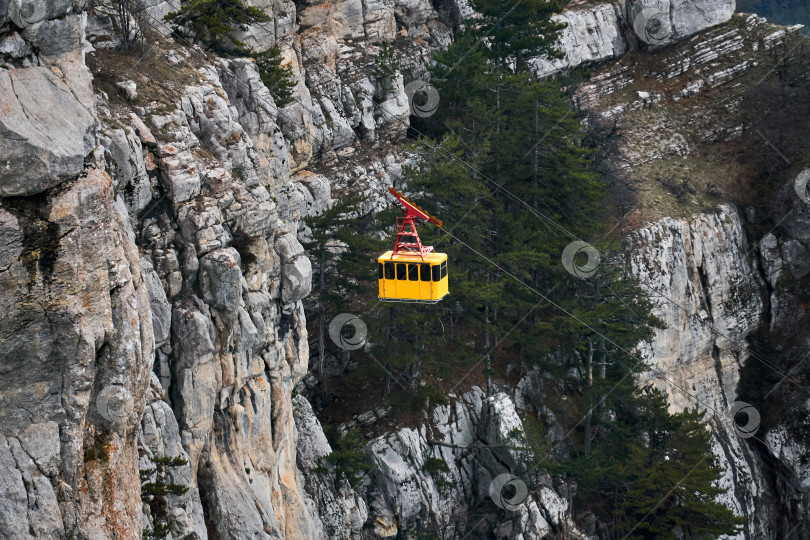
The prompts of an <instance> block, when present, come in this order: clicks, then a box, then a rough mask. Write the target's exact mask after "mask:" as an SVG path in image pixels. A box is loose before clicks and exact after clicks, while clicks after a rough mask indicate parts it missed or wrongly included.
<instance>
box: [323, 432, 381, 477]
mask: <svg viewBox="0 0 810 540" xmlns="http://www.w3.org/2000/svg"><path fill="white" fill-rule="evenodd" d="M330 442H332V441H330ZM364 448H365V444H364V443H363V440H362V438H361V437H360V434H359V433H358V432H357V431H355V430H352V431H349V432H348V433H346V435H344V436H343V437H342V438H340V439H338V440H336V441H333V442H332V453H331V454H329V455H327V456H324V457H323V460H324V461H325V462H326V463H327V464H328V465H331V466H332V467H333V468H334V471H335V488H336V489H337V488H338V485H337V483H338V482H340V481H341V480H344V479H345V480H346V481H348V482H349V484H350V485H351V486H352V487H357V486H358V485H360V482H361V481H362V479H363V477H364V476H365V475H366V474H368V473H369V472H370V471H373V470H374V466H373V465H370V464H369V463H367V462H366V458H365V454H364ZM322 466H323V465H322Z"/></svg>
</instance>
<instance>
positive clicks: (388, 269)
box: [385, 262, 394, 279]
mask: <svg viewBox="0 0 810 540" xmlns="http://www.w3.org/2000/svg"><path fill="white" fill-rule="evenodd" d="M385 279H394V263H389V262H387V263H385Z"/></svg>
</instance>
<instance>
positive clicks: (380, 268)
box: [377, 263, 383, 279]
mask: <svg viewBox="0 0 810 540" xmlns="http://www.w3.org/2000/svg"><path fill="white" fill-rule="evenodd" d="M382 278H383V265H382V263H377V279H382Z"/></svg>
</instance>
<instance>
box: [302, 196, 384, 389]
mask: <svg viewBox="0 0 810 540" xmlns="http://www.w3.org/2000/svg"><path fill="white" fill-rule="evenodd" d="M362 202H363V198H362V196H359V195H357V196H350V197H344V198H342V199H340V200H339V201H338V202H336V203H335V204H334V205H333V206H332V207H331V208H329V209H327V210H325V211H324V212H322V213H321V214H320V215H317V216H312V217H309V218H307V219H305V220H304V221H305V223H306V225H307V226H308V227H309V228H310V232H309V235H308V236H309V239H308V240H307V241H305V242H304V247H305V248H306V249H307V251H308V253H309V256H310V259H311V260H312V262H313V282H314V283H315V287H314V289H315V292H316V295H317V296H316V298H317V307H316V311H317V317H318V375H319V377H320V385H321V392H322V393H325V392H326V379H325V369H324V361H325V358H326V334H327V332H328V326H329V321H330V320H331V319H332V318H333V317H334V316H335V315H337V314H338V313H341V312H343V311H349V310H350V304H351V302H352V299H353V298H354V297H355V296H356V295H358V294H359V293H361V292H363V291H364V290H366V289H367V288H368V285H369V284H370V283H373V282H374V276H375V272H376V266H375V263H374V255H375V254H376V252H377V251H379V249H380V244H379V242H375V241H374V240H373V238H371V237H370V236H368V235H365V234H357V232H358V229H360V228H361V227H362V224H363V223H362V220H360V219H359V218H358V217H357V214H358V208H359V207H360V205H361V204H362Z"/></svg>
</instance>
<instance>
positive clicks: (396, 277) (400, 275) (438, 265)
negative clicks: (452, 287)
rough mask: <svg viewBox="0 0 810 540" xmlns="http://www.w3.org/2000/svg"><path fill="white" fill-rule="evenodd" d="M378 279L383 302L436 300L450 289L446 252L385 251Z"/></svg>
mask: <svg viewBox="0 0 810 540" xmlns="http://www.w3.org/2000/svg"><path fill="white" fill-rule="evenodd" d="M377 280H378V282H379V288H380V293H379V298H380V300H382V301H384V302H419V303H430V304H435V303H436V302H438V301H439V300H441V299H442V298H444V297H445V296H447V294H448V293H449V288H448V285H447V255H446V254H444V253H428V254H426V255H424V257H421V256H420V255H419V254H416V253H414V254H411V253H397V254H394V252H393V251H386V252H385V253H383V254H382V255H380V257H379V258H378V259H377Z"/></svg>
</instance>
